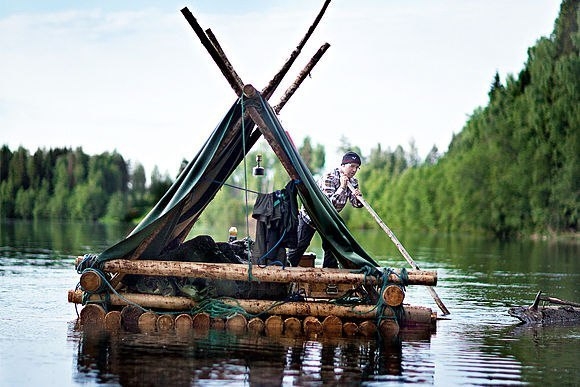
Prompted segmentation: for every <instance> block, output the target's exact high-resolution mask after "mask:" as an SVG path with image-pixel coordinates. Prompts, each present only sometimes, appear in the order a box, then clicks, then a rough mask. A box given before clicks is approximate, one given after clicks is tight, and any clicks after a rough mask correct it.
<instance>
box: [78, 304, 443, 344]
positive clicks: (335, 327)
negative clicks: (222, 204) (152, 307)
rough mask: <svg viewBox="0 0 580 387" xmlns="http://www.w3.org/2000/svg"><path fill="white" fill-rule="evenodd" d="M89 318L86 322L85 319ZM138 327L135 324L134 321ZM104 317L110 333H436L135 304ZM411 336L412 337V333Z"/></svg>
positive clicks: (96, 320)
mask: <svg viewBox="0 0 580 387" xmlns="http://www.w3.org/2000/svg"><path fill="white" fill-rule="evenodd" d="M85 308H86V309H85V312H84V313H81V325H82V326H83V327H86V328H89V329H90V328H94V327H96V328H102V323H103V313H104V309H103V308H102V306H100V305H96V304H89V305H87V306H86V307H85ZM122 316H123V317H122ZM83 318H84V319H85V321H83V320H82V319H83ZM135 319H136V321H137V326H136V327H135V326H133V324H134V321H135ZM104 320H105V321H106V322H105V325H106V328H107V330H108V331H110V332H116V331H119V329H121V328H124V329H125V330H128V331H131V332H141V333H145V334H149V333H153V332H158V333H169V332H175V333H176V334H177V335H186V336H187V335H199V334H207V332H208V330H209V328H210V326H211V327H212V328H213V329H216V330H223V329H225V330H226V331H228V332H230V333H234V334H241V335H243V334H244V333H246V332H248V333H249V334H250V336H261V335H262V334H265V335H266V336H269V337H277V338H283V337H285V338H289V339H291V338H297V337H302V336H304V337H308V338H317V337H319V336H321V335H322V336H323V337H324V338H325V339H326V338H339V337H342V336H346V337H354V336H356V335H362V336H364V337H373V336H374V335H376V334H377V333H380V335H381V337H383V338H393V339H394V338H396V337H397V336H398V335H399V333H400V332H403V334H404V335H406V336H405V337H411V336H413V337H414V336H420V337H422V338H428V337H429V336H430V334H431V332H433V330H432V329H431V326H430V325H419V326H410V327H409V328H404V327H402V326H401V325H400V324H399V322H398V321H397V320H396V319H395V318H394V317H390V318H383V319H382V320H381V321H380V322H379V325H378V327H377V325H376V324H375V323H374V322H373V321H370V320H365V321H362V322H360V324H357V323H355V322H354V321H346V322H344V323H343V322H342V320H341V319H340V318H338V317H336V316H333V315H330V316H327V317H326V318H324V319H323V320H322V321H321V319H320V318H318V317H315V316H306V317H305V318H303V319H302V320H300V319H298V318H297V317H288V318H286V319H284V320H283V319H282V317H281V316H279V315H272V316H269V317H268V318H267V319H266V321H265V322H264V320H262V319H261V318H259V317H253V318H252V319H250V320H249V321H248V320H247V319H246V317H245V316H243V315H242V314H235V315H233V316H231V317H229V318H227V319H225V320H224V319H221V318H213V319H212V318H210V316H209V315H208V314H207V313H204V312H202V313H198V314H195V315H193V316H191V315H190V314H187V313H182V314H179V315H178V316H177V317H175V318H174V317H173V315H169V314H163V313H156V312H152V311H146V312H143V311H142V310H141V309H139V308H136V307H135V306H133V305H129V306H126V307H124V308H123V311H122V312H119V311H116V310H115V311H111V312H108V313H107V314H106V315H105V318H104ZM409 335H411V336H409Z"/></svg>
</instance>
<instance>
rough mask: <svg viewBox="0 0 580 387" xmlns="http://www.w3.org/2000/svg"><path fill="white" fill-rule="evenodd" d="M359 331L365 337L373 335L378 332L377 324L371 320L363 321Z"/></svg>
mask: <svg viewBox="0 0 580 387" xmlns="http://www.w3.org/2000/svg"><path fill="white" fill-rule="evenodd" d="M358 331H359V332H360V333H361V334H362V335H363V336H365V337H371V336H374V335H376V334H377V324H375V323H374V322H372V321H370V320H366V321H363V322H361V323H360V324H359V325H358Z"/></svg>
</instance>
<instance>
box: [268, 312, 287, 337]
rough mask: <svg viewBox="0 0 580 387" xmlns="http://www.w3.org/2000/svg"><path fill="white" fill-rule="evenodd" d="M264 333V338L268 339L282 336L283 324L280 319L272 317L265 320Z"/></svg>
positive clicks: (275, 316)
mask: <svg viewBox="0 0 580 387" xmlns="http://www.w3.org/2000/svg"><path fill="white" fill-rule="evenodd" d="M264 324H265V327H264V332H265V333H266V336H269V337H278V336H282V331H283V328H284V322H283V321H282V317H280V316H277V315H273V316H270V317H268V318H267V319H266V321H265V322H264Z"/></svg>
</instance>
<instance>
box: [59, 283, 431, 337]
mask: <svg viewBox="0 0 580 387" xmlns="http://www.w3.org/2000/svg"><path fill="white" fill-rule="evenodd" d="M120 295H121V297H119V296H117V295H115V294H111V296H110V301H111V304H112V305H114V306H121V305H126V304H127V301H129V302H132V303H135V304H138V305H141V306H142V307H144V308H153V309H165V310H174V311H185V310H191V309H193V308H195V307H196V306H198V302H196V301H194V300H192V299H191V298H187V297H172V296H159V295H153V294H141V293H125V292H123V293H120ZM68 299H69V302H72V303H76V304H81V303H82V302H83V292H82V291H81V290H69V292H68ZM92 300H94V301H97V300H100V298H99V297H98V296H97V295H91V296H90V297H89V301H92ZM221 301H222V302H223V303H224V304H226V305H229V306H236V307H241V308H242V309H244V310H245V311H246V313H249V314H253V315H258V314H262V313H268V314H271V315H283V316H315V317H326V316H330V315H334V316H336V317H339V318H343V319H372V318H375V317H376V314H377V308H375V307H374V306H373V305H355V306H347V305H338V304H333V303H328V302H285V303H280V302H277V301H267V300H233V299H223V300H221ZM404 311H405V321H406V322H411V323H431V322H432V320H433V317H432V311H431V309H430V308H426V307H419V306H413V305H405V306H404ZM394 313H395V312H394V311H393V310H392V309H391V308H387V309H385V310H384V313H383V316H385V317H394V316H395V314H394ZM222 328H223V326H222Z"/></svg>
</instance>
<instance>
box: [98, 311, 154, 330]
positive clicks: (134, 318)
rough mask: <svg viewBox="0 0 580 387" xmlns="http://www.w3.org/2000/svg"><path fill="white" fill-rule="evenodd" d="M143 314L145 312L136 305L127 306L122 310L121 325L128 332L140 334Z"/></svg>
mask: <svg viewBox="0 0 580 387" xmlns="http://www.w3.org/2000/svg"><path fill="white" fill-rule="evenodd" d="M87 306H88V305H87ZM143 313H145V311H144V310H143V309H141V308H139V307H137V306H135V305H125V306H124V307H123V309H122V310H121V325H122V326H123V328H125V330H126V331H129V332H139V317H141V315H142V314H143Z"/></svg>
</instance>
